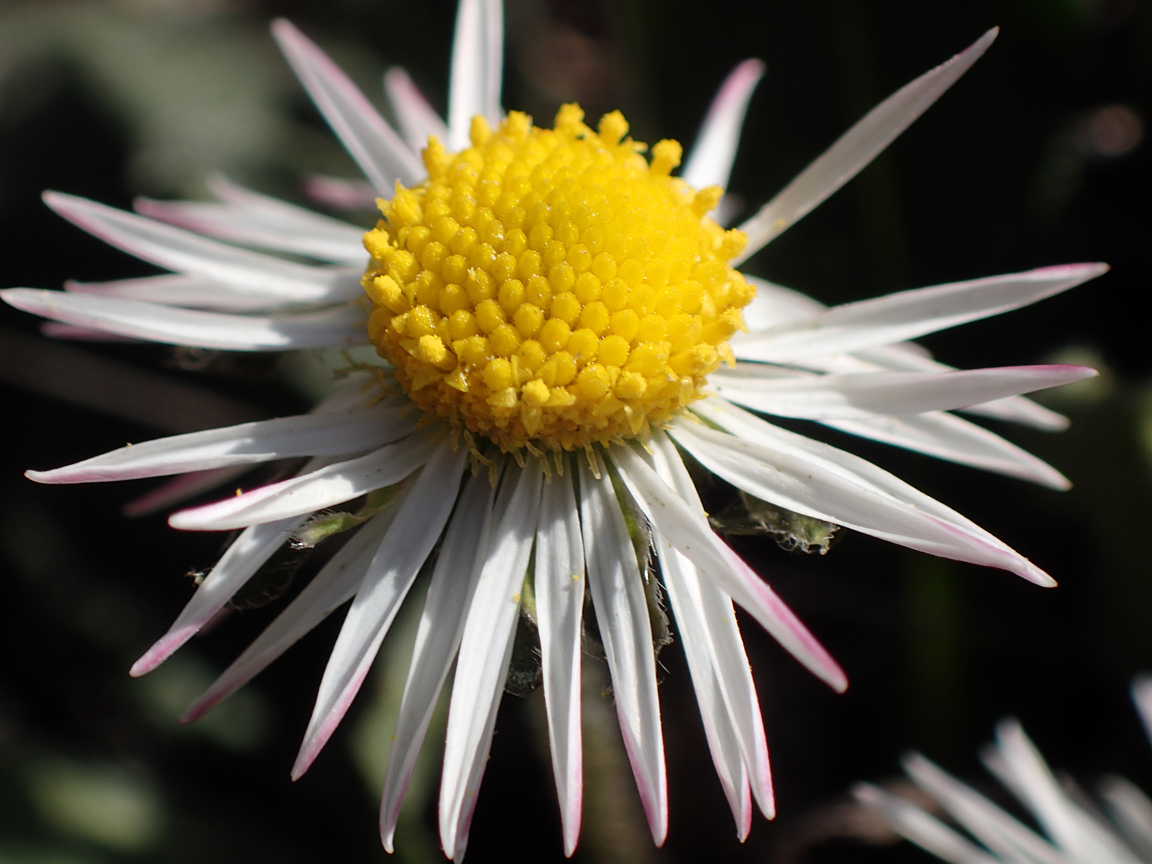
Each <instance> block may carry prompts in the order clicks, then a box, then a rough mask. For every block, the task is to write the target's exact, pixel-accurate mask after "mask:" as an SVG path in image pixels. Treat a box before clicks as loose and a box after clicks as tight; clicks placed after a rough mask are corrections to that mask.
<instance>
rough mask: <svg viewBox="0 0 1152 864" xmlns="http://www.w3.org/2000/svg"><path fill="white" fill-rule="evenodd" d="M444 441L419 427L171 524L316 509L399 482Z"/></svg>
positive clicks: (196, 527)
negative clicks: (368, 450)
mask: <svg viewBox="0 0 1152 864" xmlns="http://www.w3.org/2000/svg"><path fill="white" fill-rule="evenodd" d="M441 442H442V438H441V436H440V435H438V434H437V431H436V430H432V429H429V430H420V431H417V432H416V433H414V434H412V435H409V436H408V437H407V438H403V439H401V440H399V441H397V442H396V443H394V444H388V445H385V446H384V447H381V448H380V449H379V450H375V451H373V452H371V453H369V454H367V455H366V456H360V457H358V458H356V459H349V460H347V461H343V462H336V463H334V464H328V465H325V466H324V467H322V468H318V469H316V470H314V471H310V472H308V473H306V474H300V475H298V476H296V477H292V478H290V479H288V480H281V481H280V482H279V483H270V484H269V485H267V486H261V487H260V488H258V489H253V490H252V491H251V492H244V493H242V494H240V495H236V496H233V497H231V498H225V499H224V500H223V501H217V502H216V503H214V504H205V505H204V506H202V507H192V508H190V509H188V510H181V511H180V512H178V513H173V514H172V516H170V517H169V519H168V524H169V525H171V526H172V527H173V528H178V529H180V530H181V531H226V530H230V529H233V528H243V527H245V526H248V525H254V524H257V523H259V522H270V521H272V520H274V519H284V518H288V517H291V516H301V515H304V514H306V513H314V512H316V511H317V510H323V509H324V508H325V507H333V506H335V505H337V504H343V503H344V502H345V501H351V500H352V499H353V498H357V497H359V496H360V495H365V494H367V493H369V492H371V491H373V490H374V489H382V488H384V487H385V486H391V485H392V484H393V483H398V482H400V481H401V480H403V479H404V478H405V477H407V476H408V475H409V474H411V473H412V472H413V471H415V470H417V469H418V468H420V466H422V465H423V464H424V463H425V462H426V461H428V460H429V459H430V458H431V457H432V455H433V453H434V452H435V451H436V449H437V447H438V446H439V445H440V444H441Z"/></svg>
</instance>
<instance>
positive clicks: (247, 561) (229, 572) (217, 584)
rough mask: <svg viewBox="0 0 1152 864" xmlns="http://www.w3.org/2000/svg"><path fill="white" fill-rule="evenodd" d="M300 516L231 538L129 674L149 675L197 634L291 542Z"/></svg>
mask: <svg viewBox="0 0 1152 864" xmlns="http://www.w3.org/2000/svg"><path fill="white" fill-rule="evenodd" d="M297 521H298V520H294V519H285V520H282V521H279V522H272V523H269V524H266V525H254V526H253V527H251V528H249V529H248V530H246V531H244V532H243V533H242V534H241V535H240V536H239V537H237V538H236V539H235V540H233V541H232V545H231V546H229V547H228V550H227V551H226V552H225V553H224V555H223V557H221V559H220V560H219V561H218V562H216V566H215V567H213V568H212V571H211V572H210V573H209V574H208V575H207V576H206V577H205V578H204V581H203V582H201V583H200V585H199V587H198V588H197V589H196V593H195V594H193V595H192V599H191V600H189V601H188V605H187V606H185V607H184V611H183V612H181V613H180V616H179V617H178V618H177V619H176V621H175V623H174V624H173V625H172V626H171V627H170V628H169V630H168V632H167V633H165V634H164V635H163V636H162V637H161V638H160V639H159V640H158V641H157V642H156V644H155V645H153V646H152V647H151V648H149V649H148V651H147V652H145V654H144V656H143V657H141V658H140V659H139V660H137V661H136V662H135V663H134V664H132V668H131V670H129V674H130V675H133V676H140V675H146V674H147V673H149V672H151V671H152V670H153V669H155V668H156V667H157V666H159V665H160V664H161V663H163V662H164V661H165V660H167V659H168V658H169V657H170V656H171V655H172V654H173V653H175V651H176V649H177V648H179V647H180V646H181V645H183V644H184V643H185V642H187V641H188V640H189V639H191V638H192V636H194V635H195V634H196V633H197V632H198V631H199V630H200V628H201V627H203V626H204V625H205V624H207V623H208V621H209V620H210V619H211V618H212V616H214V615H215V614H216V613H217V612H219V611H220V610H221V609H223V608H224V604H226V603H227V602H228V601H229V600H231V599H232V596H233V595H234V594H235V593H236V592H237V591H239V590H240V589H241V588H242V587H243V586H244V584H245V583H246V582H247V581H248V580H249V579H250V578H252V576H254V575H255V574H256V571H257V570H259V569H260V567H261V566H262V565H263V564H264V562H265V561H267V560H268V559H269V558H271V557H272V554H273V553H274V552H275V551H276V550H277V549H279V548H280V547H281V546H283V545H284V544H285V543H287V542H288V538H289V536H290V535H291V532H292V529H293V528H294V527H295V526H296V524H297Z"/></svg>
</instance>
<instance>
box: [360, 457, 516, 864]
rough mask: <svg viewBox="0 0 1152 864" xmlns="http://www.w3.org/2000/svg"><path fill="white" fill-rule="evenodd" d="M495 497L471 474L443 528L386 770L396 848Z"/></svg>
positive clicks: (387, 832) (384, 807) (383, 832)
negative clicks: (399, 822)
mask: <svg viewBox="0 0 1152 864" xmlns="http://www.w3.org/2000/svg"><path fill="white" fill-rule="evenodd" d="M494 498H495V490H494V489H493V488H492V486H491V484H490V483H489V482H488V478H487V476H486V475H485V476H484V477H481V476H479V475H474V476H472V477H470V478H469V479H468V481H467V484H466V486H465V488H464V492H463V493H462V494H461V496H460V500H459V501H458V502H457V503H456V510H455V512H454V513H453V517H452V521H451V522H450V523H449V525H448V530H447V532H445V537H444V544H443V546H441V548H440V551H439V553H438V557H437V559H436V567H435V570H434V571H433V573H432V580H431V582H430V583H429V585H428V595H427V598H426V599H425V601H424V612H423V614H422V615H421V616H420V626H419V628H418V630H417V632H416V643H415V646H414V647H413V649H412V663H411V665H410V667H409V669H408V678H407V680H406V681H405V683H404V695H403V697H402V698H401V700H400V711H399V714H398V716H397V719H396V732H395V734H394V735H393V736H392V747H391V749H389V751H388V767H387V769H386V770H385V772H384V794H383V796H382V797H381V800H380V837H381V839H382V841H383V843H384V848H385V849H387V850H388V851H389V852H391V851H392V836H393V834H394V833H395V831H396V821H397V819H398V818H399V816H400V805H401V804H402V803H403V801H404V795H405V793H406V792H407V791H408V782H409V780H410V779H411V778H412V771H413V769H414V768H415V766H416V758H417V756H418V755H419V753H420V747H421V745H422V744H423V743H424V735H425V733H426V732H427V731H428V724H429V722H430V721H431V719H432V713H433V711H434V710H435V708H436V703H437V701H438V700H439V698H440V690H441V689H442V688H443V686H444V680H445V678H447V676H448V670H449V669H451V668H452V661H453V660H455V659H456V650H457V649H458V648H459V647H460V637H461V634H463V632H464V621H465V614H464V613H465V611H466V610H467V609H468V605H469V603H471V600H472V594H473V592H474V591H475V589H476V583H477V581H478V580H479V578H480V571H481V569H482V568H483V566H484V553H485V551H486V550H487V548H488V535H489V526H490V523H491V521H492V516H493V512H492V511H493V503H494Z"/></svg>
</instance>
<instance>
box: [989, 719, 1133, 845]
mask: <svg viewBox="0 0 1152 864" xmlns="http://www.w3.org/2000/svg"><path fill="white" fill-rule="evenodd" d="M996 743H997V749H996V756H997V757H998V758H996V759H994V760H986V761H985V764H986V765H987V767H988V768H989V769H990V770H991V771H993V773H995V774H997V775H998V776H999V777H1000V778H1001V780H1004V781H1006V782H1007V783H1008V784H1009V788H1011V789H1012V791H1013V792H1014V793H1015V794H1016V795H1017V796H1018V797H1019V798H1020V799H1021V801H1023V802H1024V803H1025V804H1026V805H1027V806H1028V808H1029V809H1030V810H1031V811H1032V812H1033V814H1035V816H1036V818H1037V820H1038V821H1039V822H1040V824H1041V825H1043V826H1044V830H1045V832H1046V833H1047V834H1048V836H1049V837H1051V838H1052V839H1053V840H1055V841H1056V844H1057V845H1058V846H1059V847H1060V848H1061V849H1062V850H1064V851H1066V852H1068V853H1070V854H1071V855H1072V856H1073V857H1075V858H1077V859H1079V860H1083V861H1109V862H1114V864H1140V862H1139V860H1138V859H1137V858H1136V856H1135V855H1133V854H1132V853H1131V851H1130V850H1127V849H1125V848H1124V847H1123V844H1121V843H1120V841H1119V840H1118V838H1117V837H1116V836H1115V834H1114V833H1113V832H1112V831H1111V830H1108V829H1106V828H1104V827H1103V826H1102V825H1101V824H1100V823H1099V822H1097V821H1096V819H1095V818H1094V817H1092V816H1091V815H1090V814H1088V813H1086V812H1085V811H1084V810H1082V809H1081V808H1080V807H1078V806H1077V805H1076V804H1075V803H1074V802H1073V801H1072V800H1071V799H1070V798H1069V797H1068V796H1067V795H1066V794H1065V792H1064V790H1063V789H1061V787H1060V783H1059V782H1058V781H1057V780H1056V778H1055V777H1054V776H1053V775H1052V771H1051V770H1050V769H1049V768H1048V765H1047V764H1046V763H1045V762H1044V758H1043V757H1042V756H1041V755H1040V752H1039V751H1038V750H1037V749H1036V746H1035V745H1034V744H1033V743H1032V741H1031V740H1029V738H1028V736H1027V735H1026V734H1025V733H1024V730H1023V729H1022V728H1021V726H1020V724H1019V723H1017V722H1016V721H1014V720H1004V721H1001V722H1000V723H998V724H997V725H996Z"/></svg>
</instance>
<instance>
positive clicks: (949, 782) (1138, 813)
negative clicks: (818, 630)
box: [853, 675, 1152, 864]
mask: <svg viewBox="0 0 1152 864" xmlns="http://www.w3.org/2000/svg"><path fill="white" fill-rule="evenodd" d="M1132 699H1133V701H1134V702H1135V703H1136V709H1137V711H1138V713H1139V714H1140V719H1141V721H1142V722H1143V724H1144V730H1145V731H1146V732H1147V734H1148V737H1149V740H1152V676H1147V675H1144V676H1141V677H1140V678H1138V679H1136V681H1135V682H1133V684H1132ZM981 758H982V760H983V762H984V765H985V767H987V769H988V770H989V771H990V772H991V773H992V774H994V775H995V776H996V778H997V779H998V780H999V781H1000V782H1001V783H1002V784H1004V786H1005V787H1007V789H1008V790H1009V791H1010V792H1011V793H1012V794H1013V795H1014V796H1015V797H1016V798H1017V800H1019V802H1020V803H1021V804H1023V805H1024V807H1025V808H1026V809H1027V810H1028V812H1029V813H1031V814H1032V817H1033V818H1034V819H1035V820H1036V822H1037V823H1038V824H1039V825H1040V827H1041V828H1042V829H1043V831H1044V834H1045V835H1046V836H1042V835H1040V834H1037V833H1036V832H1035V831H1033V830H1032V829H1031V828H1029V827H1028V826H1026V825H1024V824H1023V823H1022V822H1020V821H1019V820H1017V819H1015V818H1013V817H1012V816H1010V815H1008V813H1006V812H1005V811H1004V810H1002V809H1000V808H999V807H997V806H996V805H995V804H993V803H992V802H991V801H989V800H988V799H987V798H985V797H984V796H983V795H981V794H980V793H979V792H977V791H976V790H975V789H973V788H972V787H970V786H968V785H966V784H964V783H961V782H960V781H959V780H957V779H956V778H955V777H953V776H952V775H950V774H948V773H947V772H946V771H942V770H941V769H940V768H938V767H937V766H936V765H934V764H933V763H932V762H930V761H928V760H927V759H925V758H924V757H923V756H921V755H920V754H919V753H913V754H910V755H909V756H907V757H906V758H905V759H904V770H905V771H906V772H907V773H908V776H909V777H911V778H912V780H913V781H915V783H916V785H917V786H918V787H919V788H920V789H921V790H922V791H923V792H924V793H925V794H927V795H928V797H929V798H930V799H931V800H932V801H933V802H935V803H936V804H937V805H939V807H940V808H941V809H943V810H944V812H945V813H947V814H948V815H949V816H950V817H952V819H954V820H955V821H956V822H957V823H958V824H959V825H960V826H961V827H962V828H964V830H965V831H967V832H968V834H969V835H971V837H972V838H974V839H975V840H977V841H978V842H979V843H980V844H981V845H980V846H976V845H975V844H973V843H972V842H971V840H969V839H967V838H966V837H965V836H963V835H961V834H959V833H958V832H957V831H955V830H953V829H952V828H951V827H949V826H948V825H946V824H945V823H944V822H942V821H941V820H939V819H937V818H936V817H935V816H932V815H930V814H929V813H927V812H925V811H924V810H923V809H921V808H920V807H917V806H916V805H914V804H912V803H911V802H909V801H908V800H906V799H904V798H902V797H899V796H897V795H892V794H889V793H888V792H884V791H882V790H880V789H877V788H876V787H875V786H871V785H869V784H867V783H861V784H859V785H857V787H856V788H855V789H854V790H853V791H854V793H855V795H856V797H857V799H858V800H859V801H860V802H861V803H863V804H864V805H865V806H867V807H869V808H872V809H873V810H875V811H876V812H878V813H879V814H880V816H881V817H882V818H883V819H884V820H885V821H887V822H888V823H890V824H891V825H892V827H893V829H895V831H896V832H897V833H898V834H900V835H902V836H903V837H905V838H907V839H908V840H911V841H912V842H913V843H915V844H917V845H918V846H920V847H922V848H923V849H926V850H927V851H929V852H931V853H932V854H933V855H935V856H936V857H937V858H940V859H941V860H943V861H948V862H951V864H1002V862H1003V864H1049V862H1052V864H1149V862H1152V799H1149V798H1148V796H1147V795H1145V794H1144V792H1142V791H1141V790H1140V789H1139V788H1138V787H1137V786H1135V785H1133V784H1132V783H1131V782H1129V781H1128V780H1125V779H1124V778H1123V777H1116V776H1110V777H1106V778H1105V779H1104V780H1103V782H1102V783H1101V784H1100V790H1099V791H1100V798H1101V803H1102V805H1103V810H1101V809H1100V808H1099V807H1098V806H1097V805H1095V804H1094V803H1091V802H1090V801H1089V799H1088V797H1087V796H1086V795H1085V794H1084V793H1083V792H1082V791H1081V790H1080V789H1078V788H1076V786H1075V785H1074V784H1072V783H1071V782H1070V781H1068V780H1066V779H1063V778H1058V777H1056V776H1054V775H1053V774H1052V771H1051V769H1049V767H1048V765H1047V764H1046V763H1045V761H1044V758H1043V757H1042V756H1041V755H1040V752H1039V751H1038V750H1037V749H1036V746H1035V745H1034V744H1033V743H1032V741H1031V740H1029V738H1028V736H1027V735H1025V734H1024V730H1023V729H1022V728H1021V727H1020V724H1019V723H1017V722H1016V721H1015V720H1005V721H1002V722H1001V723H1000V724H999V725H998V726H997V727H996V744H995V746H994V747H993V746H989V747H988V748H987V749H986V750H985V751H984V752H983V753H982V754H981Z"/></svg>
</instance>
